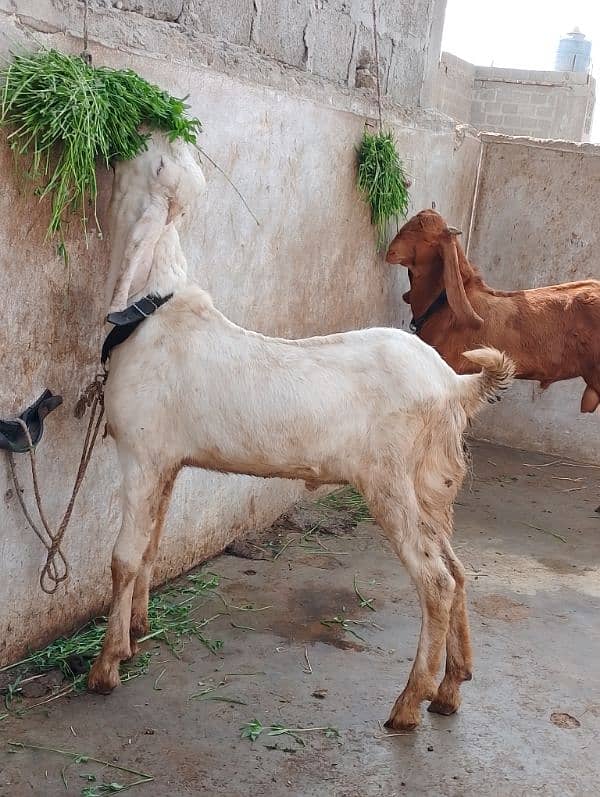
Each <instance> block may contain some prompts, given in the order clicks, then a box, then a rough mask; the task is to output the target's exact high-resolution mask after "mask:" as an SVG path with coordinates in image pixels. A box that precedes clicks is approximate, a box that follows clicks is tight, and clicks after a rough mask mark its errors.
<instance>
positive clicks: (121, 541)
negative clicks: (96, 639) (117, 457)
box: [88, 465, 160, 693]
mask: <svg viewBox="0 0 600 797" xmlns="http://www.w3.org/2000/svg"><path fill="white" fill-rule="evenodd" d="M132 470H133V472H129V473H126V474H125V478H124V480H123V519H122V521H121V531H120V532H119V536H118V537H117V541H116V543H115V546H114V548H113V554H112V564H111V570H112V583H113V594H112V604H111V608H110V613H109V615H108V626H107V629H106V636H105V638H104V644H103V646H102V652H101V653H100V655H99V657H98V658H97V659H96V661H95V662H94V664H93V666H92V669H91V670H90V674H89V678H88V688H89V689H91V690H93V691H95V692H102V693H107V692H110V691H111V690H112V689H114V688H115V687H116V686H118V685H119V683H120V679H119V664H120V662H121V661H123V660H124V659H128V658H130V657H131V646H130V640H129V628H130V621H131V600H132V596H133V588H134V583H135V579H136V577H137V574H138V572H139V569H140V567H141V564H142V560H143V556H144V552H145V550H146V548H147V547H148V543H149V540H150V537H151V532H152V530H153V526H154V522H155V520H156V517H157V508H158V494H159V489H160V479H159V478H158V477H157V476H156V475H155V474H151V473H148V472H144V471H143V470H142V469H141V468H139V467H138V466H137V465H136V466H135V468H134V469H132Z"/></svg>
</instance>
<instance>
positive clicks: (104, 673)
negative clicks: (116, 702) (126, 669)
mask: <svg viewBox="0 0 600 797" xmlns="http://www.w3.org/2000/svg"><path fill="white" fill-rule="evenodd" d="M120 685H121V678H120V677H119V665H118V664H110V665H108V666H107V665H105V664H104V663H103V662H102V661H101V660H100V659H98V661H96V662H94V664H93V666H92V669H91V670H90V674H89V675H88V682H87V688H88V690H89V691H90V692H97V693H98V694H99V695H109V694H110V693H111V692H112V691H113V689H116V687H117V686H120Z"/></svg>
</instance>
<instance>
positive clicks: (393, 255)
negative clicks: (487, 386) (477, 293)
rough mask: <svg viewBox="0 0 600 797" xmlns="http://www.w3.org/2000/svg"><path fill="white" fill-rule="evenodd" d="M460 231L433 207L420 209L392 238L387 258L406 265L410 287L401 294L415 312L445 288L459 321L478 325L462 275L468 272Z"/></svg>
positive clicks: (428, 304)
mask: <svg viewBox="0 0 600 797" xmlns="http://www.w3.org/2000/svg"><path fill="white" fill-rule="evenodd" d="M460 234H461V233H460V230H457V229H456V228H454V227H448V225H447V224H446V222H445V221H444V219H443V218H442V217H441V216H440V214H439V213H437V212H436V211H435V210H422V211H421V212H420V213H417V215H416V216H413V217H412V219H409V220H408V221H407V222H406V224H405V225H404V226H403V227H402V229H401V230H400V232H399V233H398V235H397V236H396V237H395V238H394V240H393V241H392V243H391V244H390V247H389V249H388V252H387V256H386V261H387V262H388V263H390V264H393V265H400V266H405V267H406V268H407V269H408V278H409V280H410V290H409V291H408V292H407V293H405V294H404V296H403V297H402V298H403V299H404V301H405V302H407V303H408V304H410V305H411V307H412V310H413V313H414V315H415V316H418V315H421V314H423V313H424V312H425V311H426V310H427V309H428V307H430V306H431V304H433V302H434V301H435V300H436V299H437V297H438V296H439V295H440V293H441V292H442V291H443V290H445V291H446V296H447V297H448V304H449V305H450V309H451V310H452V312H453V314H454V316H455V318H456V320H457V322H458V324H459V325H460V326H468V327H473V328H478V327H480V326H481V325H482V323H483V321H482V319H481V318H480V317H479V316H478V315H477V313H476V312H475V311H474V310H473V308H472V307H471V304H470V303H469V300H468V299H467V294H466V293H465V286H464V278H465V277H466V276H468V275H467V274H466V273H463V270H464V268H466V267H467V266H468V264H467V260H466V258H465V256H464V253H463V252H462V249H461V247H460V244H459V243H458V241H457V237H458V236H459V235H460ZM461 265H462V266H463V268H461Z"/></svg>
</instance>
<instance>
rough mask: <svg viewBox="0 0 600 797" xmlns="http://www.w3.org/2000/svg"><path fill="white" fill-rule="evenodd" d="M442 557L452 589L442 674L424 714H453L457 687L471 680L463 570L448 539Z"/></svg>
mask: <svg viewBox="0 0 600 797" xmlns="http://www.w3.org/2000/svg"><path fill="white" fill-rule="evenodd" d="M443 555H444V559H445V561H446V564H447V566H448V569H449V570H450V573H451V574H452V578H453V579H454V582H455V584H456V586H455V590H454V599H453V601H452V608H451V609H450V625H449V628H448V636H447V637H446V673H445V675H444V679H443V681H442V683H441V684H440V686H439V688H438V691H437V695H436V697H435V699H434V700H433V701H432V703H431V704H430V706H429V708H428V711H433V712H435V713H436V714H444V715H449V714H454V712H455V711H456V710H457V709H458V707H459V706H460V686H461V684H462V683H463V682H464V681H470V680H471V678H472V669H473V657H472V651H471V635H470V632H469V618H468V615H467V592H466V589H465V571H464V568H463V566H462V564H461V563H460V562H459V560H458V559H457V557H456V554H455V553H454V551H453V550H452V547H451V545H450V542H449V541H448V540H445V541H444V543H443Z"/></svg>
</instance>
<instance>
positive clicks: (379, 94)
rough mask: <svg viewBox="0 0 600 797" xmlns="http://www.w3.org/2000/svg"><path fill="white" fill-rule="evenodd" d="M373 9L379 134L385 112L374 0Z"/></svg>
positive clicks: (373, 0) (373, 2) (373, 1)
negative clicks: (383, 110)
mask: <svg viewBox="0 0 600 797" xmlns="http://www.w3.org/2000/svg"><path fill="white" fill-rule="evenodd" d="M372 7H373V39H374V40H375V69H376V70H377V71H376V73H375V82H376V85H377V107H378V110H379V132H380V133H381V132H382V130H383V112H382V110H381V84H380V82H379V45H378V43H377V11H376V9H375V0H372Z"/></svg>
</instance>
